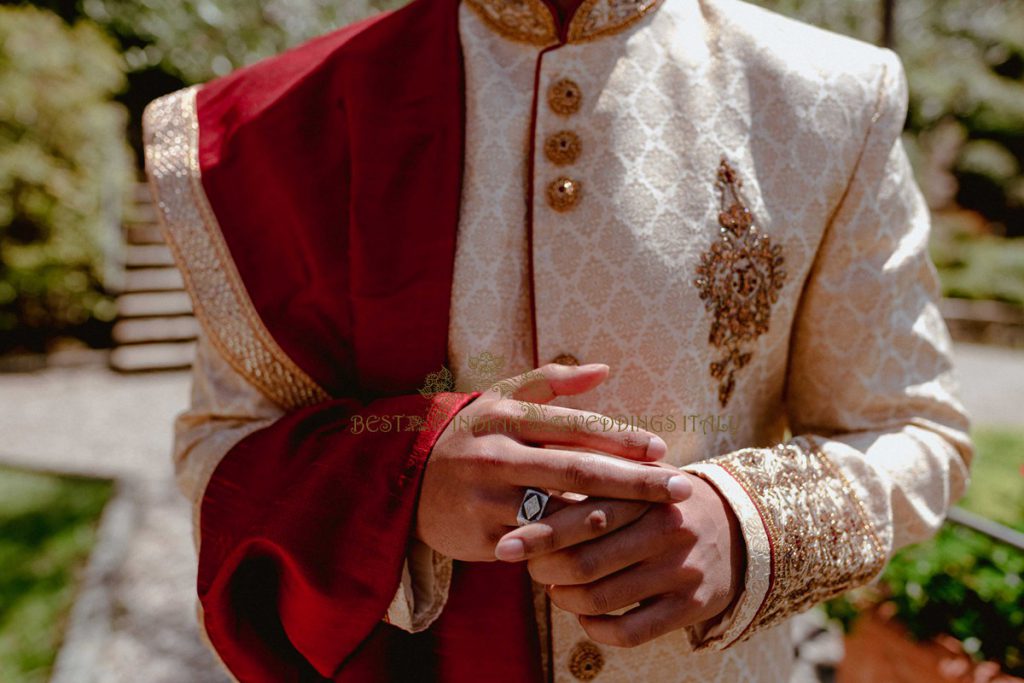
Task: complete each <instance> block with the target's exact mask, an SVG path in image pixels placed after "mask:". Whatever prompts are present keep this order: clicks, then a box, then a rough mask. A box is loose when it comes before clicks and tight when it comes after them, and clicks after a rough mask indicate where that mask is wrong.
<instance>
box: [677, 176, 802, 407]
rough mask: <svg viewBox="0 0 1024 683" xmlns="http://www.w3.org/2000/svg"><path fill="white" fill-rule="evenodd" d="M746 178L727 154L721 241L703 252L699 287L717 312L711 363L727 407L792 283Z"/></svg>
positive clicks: (720, 184)
mask: <svg viewBox="0 0 1024 683" xmlns="http://www.w3.org/2000/svg"><path fill="white" fill-rule="evenodd" d="M742 186H743V181H742V180H741V179H740V177H739V175H738V174H737V173H736V171H735V170H734V169H733V167H732V166H731V165H730V164H729V162H728V161H727V160H725V159H724V158H723V159H722V161H721V164H720V165H719V167H718V181H717V182H716V184H715V187H716V188H717V189H718V191H719V194H720V197H721V208H720V211H719V214H718V223H719V226H720V227H719V231H718V239H717V240H716V241H715V242H714V243H713V244H712V245H711V246H710V248H708V250H707V251H705V252H704V253H703V254H701V257H700V264H699V265H698V266H697V271H696V272H697V277H696V278H695V279H694V280H693V284H694V286H696V287H697V289H698V291H699V292H700V298H701V299H702V300H703V301H704V308H705V309H706V310H707V311H708V312H709V313H710V314H711V332H710V334H709V335H708V342H709V343H710V344H711V345H712V346H714V347H715V348H716V349H718V350H719V351H720V352H721V353H722V355H721V356H719V357H718V358H716V359H715V360H713V361H712V362H711V365H710V371H711V377H712V378H713V379H714V380H716V381H717V382H718V402H719V403H720V404H721V406H722V407H723V408H724V407H725V406H726V405H727V404H728V403H729V399H730V398H731V397H732V394H733V391H734V389H735V388H736V373H737V371H739V370H742V369H743V368H744V367H746V366H747V364H748V363H750V358H751V355H752V352H751V351H749V350H747V349H748V348H749V344H750V343H751V342H753V341H754V340H756V339H757V338H758V337H760V336H761V335H762V334H764V333H765V332H767V331H768V324H769V322H770V321H771V314H772V304H774V303H775V302H776V301H777V300H778V298H779V290H780V289H782V286H783V285H784V284H785V282H786V271H785V270H783V268H782V265H783V261H784V259H783V256H782V247H781V246H779V245H777V244H772V241H771V238H770V237H768V236H767V235H765V234H762V233H761V231H760V230H759V229H758V227H757V225H755V223H754V217H753V215H752V214H751V213H750V209H748V208H747V206H746V204H745V203H744V201H743V198H742V196H741V195H740V188H741V187H742Z"/></svg>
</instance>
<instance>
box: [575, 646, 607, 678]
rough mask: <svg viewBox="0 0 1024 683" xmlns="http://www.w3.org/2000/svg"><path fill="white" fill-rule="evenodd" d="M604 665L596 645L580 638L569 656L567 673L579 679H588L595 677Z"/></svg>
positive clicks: (602, 657)
mask: <svg viewBox="0 0 1024 683" xmlns="http://www.w3.org/2000/svg"><path fill="white" fill-rule="evenodd" d="M603 667H604V656H603V655H602V654H601V651H600V650H598V649H597V645H594V644H593V643H588V642H587V641H585V640H581V641H580V642H578V643H576V647H574V648H573V649H572V654H571V655H570V657H569V673H571V674H572V675H573V677H574V678H576V679H577V680H580V681H589V680H593V679H594V678H597V674H599V673H601V669H602V668H603Z"/></svg>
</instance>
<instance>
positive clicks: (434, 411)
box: [147, 0, 540, 683]
mask: <svg viewBox="0 0 1024 683" xmlns="http://www.w3.org/2000/svg"><path fill="white" fill-rule="evenodd" d="M457 9H458V2H457V0H417V1H416V2H413V3H412V4H411V5H408V6H407V7H405V8H403V9H401V10H399V11H396V12H393V13H388V14H384V15H379V16H377V17H375V18H373V19H371V20H367V21H364V22H361V23H358V24H356V25H353V26H349V27H346V28H344V29H342V30H340V31H337V32H335V33H332V34H330V35H327V36H325V37H323V38H320V39H318V40H315V41H312V42H310V43H307V44H306V45H304V46H302V47H300V48H297V49H296V50H293V51H291V52H288V53H286V54H284V55H281V56H279V57H276V58H274V59H271V60H267V61H265V62H262V63H260V64H257V65H254V66H252V67H249V68H247V69H243V70H240V71H238V72H236V73H234V74H232V75H230V76H227V77H225V78H222V79H219V80H217V81H214V82H211V83H209V84H207V85H206V86H204V87H203V88H202V89H201V90H199V92H198V95H197V97H196V100H195V107H196V118H197V121H198V128H199V131H198V154H197V157H198V165H199V168H200V171H201V184H202V188H203V189H204V190H205V196H206V198H207V199H208V202H209V207H210V209H211V210H212V214H213V216H214V217H215V219H216V221H215V223H216V224H217V226H219V227H218V228H217V229H219V232H220V233H221V234H222V236H223V242H224V243H225V244H226V246H227V249H228V250H229V252H230V261H231V262H232V263H233V266H234V268H235V269H236V270H237V274H238V276H239V277H240V279H241V282H242V283H243V284H244V290H245V292H246V293H247V295H248V297H249V299H251V302H252V305H253V307H254V309H255V311H256V312H257V313H258V318H259V321H258V325H257V326H259V325H261V326H263V328H265V331H266V332H267V333H269V335H270V337H271V338H272V339H273V341H274V342H276V344H277V345H278V346H279V347H280V349H281V350H283V352H284V353H285V354H286V355H287V357H288V358H289V359H291V361H293V362H294V363H295V365H296V366H298V368H299V369H300V370H301V371H303V372H305V373H306V374H307V375H308V377H309V378H310V379H311V380H312V381H314V382H315V383H316V384H317V385H318V386H319V387H321V388H322V390H323V393H324V396H326V397H327V398H325V399H324V400H318V401H315V402H312V403H311V404H310V405H305V406H302V407H299V408H297V409H294V410H291V412H289V413H288V414H287V415H286V416H285V417H283V418H281V419H280V420H278V421H277V422H276V423H275V424H273V425H272V426H270V427H268V428H265V429H262V430H259V431H257V432H254V433H253V434H251V435H249V436H247V437H246V438H245V439H243V440H242V441H241V442H240V443H238V444H237V445H236V446H235V447H234V448H232V449H231V450H230V451H229V452H228V453H227V455H226V456H225V457H224V458H223V460H222V461H221V462H220V463H219V464H218V466H217V468H216V470H215V471H214V473H213V475H212V478H211V480H210V482H209V484H208V486H207V488H206V491H205V495H204V498H203V501H202V506H201V515H200V527H201V548H200V554H199V578H198V590H199V597H200V601H201V604H202V607H203V610H204V624H205V627H206V631H207V634H208V636H209V638H210V641H211V642H212V644H213V645H214V646H215V648H216V650H217V652H218V654H219V655H220V657H221V658H222V660H223V661H224V663H225V664H226V665H227V667H228V668H229V669H230V670H231V671H232V672H233V673H234V675H235V676H236V677H237V678H238V679H239V680H242V681H246V682H249V681H254V682H256V681H259V682H263V681H266V682H268V683H269V682H271V681H273V682H274V683H280V682H282V681H324V680H333V681H399V680H416V681H427V680H440V681H469V680H474V681H475V680H480V679H481V678H485V679H486V680H488V681H509V682H513V681H514V682H525V681H531V680H537V679H538V678H539V676H540V663H539V661H540V660H539V650H538V642H537V634H536V628H535V624H534V620H533V613H532V601H531V598H532V595H531V590H530V581H529V577H528V575H527V574H526V572H525V568H524V566H523V565H503V564H498V563H458V562H457V563H456V567H455V571H454V576H453V581H452V587H451V592H450V596H449V599H448V602H447V604H446V606H445V609H444V611H443V613H442V615H441V617H440V618H439V619H438V620H437V621H436V622H435V623H434V625H432V626H431V628H429V629H428V630H427V631H425V632H422V633H418V634H408V633H406V632H404V631H402V630H400V629H398V628H396V627H393V626H391V625H389V624H386V623H383V622H382V618H383V617H384V615H385V613H386V611H387V608H388V605H389V604H390V602H391V599H392V597H393V596H394V593H395V591H396V589H397V587H398V585H399V579H400V571H401V567H402V563H403V560H404V557H405V553H406V549H407V544H408V538H409V534H410V531H411V529H412V528H413V524H414V513H415V505H416V499H417V494H418V489H419V484H420V481H421V477H422V472H423V467H424V464H425V462H426V459H427V456H428V454H429V451H430V448H431V447H432V446H433V442H434V440H435V439H436V438H437V436H438V435H439V433H440V431H441V430H442V429H443V427H444V426H445V424H447V421H448V420H449V419H450V417H451V416H452V415H453V414H454V413H455V412H456V411H457V410H458V409H460V408H461V407H462V406H463V405H465V403H466V402H468V401H469V400H471V399H472V398H473V395H466V394H455V395H439V396H434V397H424V396H422V395H420V393H419V392H418V391H417V389H418V388H419V387H420V386H421V385H422V383H423V380H424V377H425V376H426V375H427V374H428V373H430V372H433V371H436V370H437V369H439V368H440V367H441V366H442V365H443V364H444V363H445V361H446V355H447V354H446V351H447V333H448V311H449V305H450V297H451V284H452V272H453V265H454V253H455V237H456V231H457V225H458V210H459V203H460V191H461V174H462V160H463V146H464V141H463V135H464V121H463V118H464V113H463V87H464V86H463V72H462V54H461V46H460V43H459V34H458V19H457V17H458V15H457ZM150 161H151V160H149V159H148V160H147V163H150ZM152 165H153V167H154V168H159V165H158V164H157V163H156V162H153V164H152ZM155 185H156V186H157V187H159V186H160V183H155ZM175 199H176V198H174V197H170V198H168V197H161V201H164V202H173V201H174V200H175ZM168 232H169V233H170V237H171V241H172V243H173V242H174V237H175V235H174V232H175V229H174V227H173V226H171V227H169V228H168ZM185 246H187V245H185ZM183 251H184V252H187V249H185V248H183V247H181V245H179V248H178V249H176V252H183ZM177 255H178V256H179V264H180V265H181V267H182V270H183V272H184V273H185V276H186V282H189V283H192V285H193V286H192V287H190V289H191V291H193V295H194V296H195V292H196V291H199V290H201V289H202V288H201V287H200V288H197V287H195V286H194V284H195V283H194V282H193V280H198V279H199V278H201V277H205V276H204V275H203V273H202V271H201V269H198V268H196V267H195V264H194V263H192V262H191V260H190V257H189V255H188V254H187V253H184V255H182V254H181V253H178V254H177ZM196 303H197V305H202V304H203V303H204V302H203V301H202V298H201V297H197V298H196ZM211 308H213V309H216V307H211ZM204 324H205V325H206V326H207V327H208V328H209V329H210V331H211V334H213V335H214V336H216V335H217V334H220V335H221V337H226V336H227V335H229V334H231V333H232V332H231V331H230V330H227V331H225V330H226V328H224V329H222V324H223V325H226V323H222V321H219V320H218V319H215V318H212V317H211V318H210V319H204ZM222 342H223V343H224V347H225V348H227V347H231V342H232V340H230V339H227V340H225V339H222ZM236 360H237V359H236ZM236 367H240V368H242V370H243V371H244V370H246V368H247V367H248V365H247V361H246V359H245V358H244V357H243V358H241V359H240V360H237V362H236ZM253 379H254V380H257V381H263V382H264V383H266V377H265V376H260V375H259V373H255V374H254V375H253ZM271 389H273V387H272V386H271ZM371 415H380V416H387V415H405V416H410V415H411V416H417V417H420V418H425V419H426V423H427V428H426V429H424V430H422V431H397V430H396V431H390V432H382V431H378V432H372V433H370V432H362V433H359V434H357V433H355V432H354V431H353V430H351V429H348V426H349V424H350V422H351V420H352V418H353V417H354V416H360V417H364V418H365V417H368V416H371Z"/></svg>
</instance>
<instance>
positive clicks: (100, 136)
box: [0, 7, 131, 347]
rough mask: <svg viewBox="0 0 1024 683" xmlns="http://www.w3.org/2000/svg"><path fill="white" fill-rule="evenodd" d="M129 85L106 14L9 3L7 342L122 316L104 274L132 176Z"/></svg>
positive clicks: (4, 149) (1, 266) (0, 92)
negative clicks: (96, 21) (102, 24)
mask: <svg viewBox="0 0 1024 683" xmlns="http://www.w3.org/2000/svg"><path fill="white" fill-rule="evenodd" d="M124 85H125V79H124V73H123V69H122V61H121V59H120V57H119V56H118V54H117V51H116V49H115V48H114V46H113V45H112V44H111V42H110V41H109V39H107V38H106V37H105V36H104V35H103V34H102V33H101V32H100V31H99V30H98V29H97V28H96V27H95V26H93V25H91V24H88V23H85V22H79V23H78V24H76V25H75V26H74V27H70V28H69V27H67V26H66V25H65V24H64V23H63V22H62V21H61V20H60V19H59V18H58V17H57V16H55V15H53V14H51V13H49V12H44V11H41V10H37V9H34V8H28V7H26V8H11V7H0V333H2V334H3V341H2V342H0V347H2V346H11V345H13V344H14V343H17V341H18V340H24V339H26V338H29V339H31V338H33V337H32V333H33V332H38V333H39V334H40V335H44V334H49V333H51V332H52V331H54V330H62V329H67V328H71V327H75V326H81V325H83V324H86V323H88V322H89V321H90V320H97V319H98V320H109V319H110V318H111V317H112V316H113V305H112V303H111V302H110V301H109V299H108V298H107V297H105V296H104V294H103V292H102V287H101V282H102V279H103V271H102V269H103V264H104V255H105V252H107V251H109V250H110V249H111V248H112V240H114V239H116V238H117V237H118V233H117V232H116V226H117V220H118V211H119V205H120V201H121V197H122V194H123V192H124V191H125V190H126V187H127V181H128V179H129V178H130V177H131V176H130V169H131V165H130V157H129V156H128V155H129V152H128V150H127V147H126V145H125V142H124V127H125V121H126V117H125V113H124V110H123V108H122V107H120V106H119V105H116V104H114V103H112V102H111V101H110V100H111V97H112V96H113V95H114V93H116V92H118V91H120V90H121V89H122V88H123V87H124ZM16 328H17V329H18V334H19V335H20V336H17V337H16V336H15V335H14V333H13V331H14V330H15V329H16Z"/></svg>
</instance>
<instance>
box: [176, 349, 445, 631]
mask: <svg viewBox="0 0 1024 683" xmlns="http://www.w3.org/2000/svg"><path fill="white" fill-rule="evenodd" d="M284 414H285V413H284V410H283V409H282V408H281V407H280V406H278V405H277V404H275V403H274V402H273V401H271V400H270V399H268V398H267V397H266V396H264V395H263V393H262V392H260V391H259V390H258V389H257V388H256V387H254V386H253V385H252V384H251V383H250V382H249V381H248V380H246V379H245V377H243V376H242V375H241V374H239V373H238V372H237V371H236V370H235V369H234V368H233V367H232V366H231V365H230V364H229V363H228V362H227V361H226V360H225V359H224V357H223V356H222V355H221V354H220V352H219V351H218V350H217V349H216V348H215V346H214V345H213V344H211V343H210V340H209V337H208V336H207V334H206V333H205V332H200V335H199V339H198V343H197V345H196V357H195V362H194V364H193V370H192V393H191V403H190V405H189V407H188V408H187V409H186V410H185V411H183V412H182V413H181V414H179V415H178V417H177V419H176V420H175V424H174V449H173V450H174V466H175V474H176V478H177V483H178V486H179V488H180V489H181V491H182V493H184V495H185V496H186V497H187V498H188V499H189V501H191V503H192V521H193V541H194V543H195V546H196V549H197V550H198V549H199V546H200V543H201V540H202V539H201V536H200V525H199V517H200V509H201V503H202V500H203V494H204V491H205V489H206V484H207V482H208V481H209V479H210V476H211V474H212V473H213V471H214V470H215V469H216V467H217V465H218V463H220V461H221V460H222V459H223V457H224V456H225V455H226V454H227V452H228V451H229V450H231V448H232V447H234V446H235V445H236V444H238V442H239V441H241V440H242V439H243V438H245V437H246V436H248V435H249V434H251V433H253V432H255V431H257V430H260V429H264V428H266V427H269V426H271V425H272V424H274V422H276V421H277V420H278V419H279V418H281V417H282V416H283V415H284ZM451 568H452V561H451V558H449V557H447V556H445V555H442V554H440V553H438V552H436V551H435V550H433V549H432V548H430V547H429V546H427V545H426V544H424V543H422V542H421V541H419V540H418V539H412V540H411V541H410V546H409V550H408V552H407V554H406V559H405V562H404V565H403V568H402V582H401V584H400V585H399V587H398V590H397V591H396V592H395V597H394V599H393V600H392V601H391V605H390V607H389V608H388V611H387V614H386V615H385V616H384V621H386V622H387V623H390V624H392V625H394V626H397V627H399V628H401V629H403V630H405V631H409V632H417V631H421V630H423V629H425V628H427V627H428V626H429V625H430V624H431V623H432V622H433V621H434V620H435V619H436V618H437V616H438V615H439V614H440V612H441V608H442V607H443V605H444V602H445V599H446V597H447V593H448V587H449V585H450V583H451Z"/></svg>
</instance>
